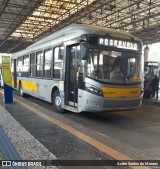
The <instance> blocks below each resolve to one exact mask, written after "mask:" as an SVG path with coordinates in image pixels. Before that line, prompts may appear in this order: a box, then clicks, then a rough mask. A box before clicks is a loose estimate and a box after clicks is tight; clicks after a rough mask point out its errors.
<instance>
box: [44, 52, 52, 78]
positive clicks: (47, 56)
mask: <svg viewBox="0 0 160 169" xmlns="http://www.w3.org/2000/svg"><path fill="white" fill-rule="evenodd" d="M51 63H52V49H46V50H45V52H44V77H45V78H51Z"/></svg>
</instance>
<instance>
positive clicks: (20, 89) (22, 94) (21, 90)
mask: <svg viewBox="0 0 160 169" xmlns="http://www.w3.org/2000/svg"><path fill="white" fill-rule="evenodd" d="M19 94H20V95H21V96H22V97H25V93H24V92H23V87H22V83H20V85H19Z"/></svg>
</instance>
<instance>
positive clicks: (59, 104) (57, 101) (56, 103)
mask: <svg viewBox="0 0 160 169" xmlns="http://www.w3.org/2000/svg"><path fill="white" fill-rule="evenodd" d="M55 105H56V106H57V107H60V106H61V98H60V96H57V97H56V98H55Z"/></svg>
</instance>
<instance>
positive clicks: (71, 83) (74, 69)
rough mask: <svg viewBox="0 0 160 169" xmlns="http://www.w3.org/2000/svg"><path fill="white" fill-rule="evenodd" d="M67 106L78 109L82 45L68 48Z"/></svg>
mask: <svg viewBox="0 0 160 169" xmlns="http://www.w3.org/2000/svg"><path fill="white" fill-rule="evenodd" d="M66 51H67V56H66V76H65V104H66V105H70V106H74V107H77V100H78V99H77V97H78V63H79V61H80V60H79V58H80V56H79V55H80V45H74V46H73V45H71V46H67V48H66Z"/></svg>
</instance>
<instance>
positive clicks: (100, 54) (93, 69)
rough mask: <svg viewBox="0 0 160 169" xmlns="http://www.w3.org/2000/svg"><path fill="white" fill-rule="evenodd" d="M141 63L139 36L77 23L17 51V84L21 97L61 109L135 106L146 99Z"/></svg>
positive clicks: (14, 67)
mask: <svg viewBox="0 0 160 169" xmlns="http://www.w3.org/2000/svg"><path fill="white" fill-rule="evenodd" d="M142 62H143V58H142V43H141V41H140V40H139V39H138V38H136V37H135V36H133V35H131V34H129V33H124V32H122V31H117V30H113V29H109V28H105V27H99V26H93V25H86V24H72V25H69V26H67V27H65V28H63V29H61V30H60V31H57V32H56V33H53V34H51V35H50V36H48V37H46V38H44V39H42V40H40V41H38V42H36V43H34V44H32V45H31V46H29V47H28V48H26V49H24V50H22V51H19V52H17V53H15V54H13V55H12V75H13V86H14V88H15V89H17V90H19V92H20V95H21V96H25V95H26V94H28V95H32V96H34V97H37V98H39V99H43V100H45V101H48V102H50V103H52V104H53V108H54V110H56V111H57V112H63V111H64V110H65V109H66V110H70V111H72V112H76V113H79V112H82V111H89V112H99V111H107V110H124V109H136V108H138V107H140V105H141V103H142V91H143V85H142V84H143V82H142V79H143V78H142V72H143V68H142ZM117 65H119V70H118V71H117V70H116V71H115V70H114V69H115V68H116V66H117ZM118 73H119V76H117V74H118ZM113 75H116V76H117V77H116V78H111V77H113Z"/></svg>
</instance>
